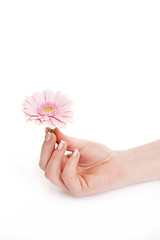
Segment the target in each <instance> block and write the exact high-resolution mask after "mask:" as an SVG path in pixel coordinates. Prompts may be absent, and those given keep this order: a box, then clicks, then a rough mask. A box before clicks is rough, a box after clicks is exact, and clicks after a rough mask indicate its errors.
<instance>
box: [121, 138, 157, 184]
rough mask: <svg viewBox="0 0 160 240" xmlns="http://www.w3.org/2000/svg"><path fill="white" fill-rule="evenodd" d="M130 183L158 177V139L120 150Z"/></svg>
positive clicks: (152, 179)
mask: <svg viewBox="0 0 160 240" xmlns="http://www.w3.org/2000/svg"><path fill="white" fill-rule="evenodd" d="M122 157H123V160H124V164H125V167H126V172H127V178H128V181H130V183H138V182H144V181H154V180H159V179H160V140H158V141H155V142H152V143H148V144H145V145H143V146H139V147H136V148H132V149H129V150H125V151H122Z"/></svg>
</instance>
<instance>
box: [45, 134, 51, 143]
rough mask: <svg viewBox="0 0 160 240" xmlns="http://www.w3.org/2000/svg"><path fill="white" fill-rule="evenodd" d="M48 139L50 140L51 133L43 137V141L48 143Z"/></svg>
mask: <svg viewBox="0 0 160 240" xmlns="http://www.w3.org/2000/svg"><path fill="white" fill-rule="evenodd" d="M50 138H51V133H50V132H48V133H47V135H46V137H45V140H46V141H47V142H48V141H49V139H50Z"/></svg>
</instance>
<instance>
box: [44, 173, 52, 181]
mask: <svg viewBox="0 0 160 240" xmlns="http://www.w3.org/2000/svg"><path fill="white" fill-rule="evenodd" d="M44 175H45V177H46V178H47V179H50V176H51V175H50V172H49V171H45V173H44Z"/></svg>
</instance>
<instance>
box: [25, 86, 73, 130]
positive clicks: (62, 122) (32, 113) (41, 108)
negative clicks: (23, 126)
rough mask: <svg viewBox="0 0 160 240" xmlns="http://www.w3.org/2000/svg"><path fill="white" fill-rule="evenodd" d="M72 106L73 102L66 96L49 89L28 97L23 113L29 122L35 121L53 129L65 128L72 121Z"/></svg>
mask: <svg viewBox="0 0 160 240" xmlns="http://www.w3.org/2000/svg"><path fill="white" fill-rule="evenodd" d="M71 106H72V101H71V100H69V99H68V98H67V96H66V95H63V94H61V92H59V91H58V92H56V93H54V92H53V91H52V90H48V89H47V90H46V91H43V92H42V93H39V92H36V93H34V94H33V96H30V97H27V98H26V99H25V100H24V103H23V107H24V108H23V112H24V113H25V116H26V117H28V119H27V121H32V120H34V121H35V122H36V123H38V124H48V125H49V127H51V128H53V127H55V126H59V127H65V126H66V123H67V122H71V121H72V117H73V112H72V111H71V109H70V107H71Z"/></svg>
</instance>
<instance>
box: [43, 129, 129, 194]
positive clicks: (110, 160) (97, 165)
mask: <svg viewBox="0 0 160 240" xmlns="http://www.w3.org/2000/svg"><path fill="white" fill-rule="evenodd" d="M55 143H57V144H58V147H57V148H55ZM66 150H67V151H71V153H69V154H65V152H66ZM118 155H119V154H118V152H116V151H113V150H111V149H109V148H108V147H106V146H105V145H103V144H100V143H96V142H91V141H87V140H84V139H78V138H73V137H70V136H66V135H65V134H63V133H62V132H61V131H60V130H59V129H58V128H55V129H54V133H52V132H50V129H49V128H46V137H45V141H44V143H43V145H42V149H41V155H40V163H39V165H40V168H41V169H42V170H43V171H44V172H45V177H46V178H47V179H49V180H50V181H51V182H52V183H53V184H55V185H57V186H59V187H61V188H63V189H65V190H66V191H69V192H70V193H71V194H73V195H76V196H82V195H88V194H95V193H98V192H103V191H106V190H109V189H113V188H115V187H119V186H120V185H123V182H124V176H125V171H124V168H123V166H122V165H121V163H120V161H118Z"/></svg>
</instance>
